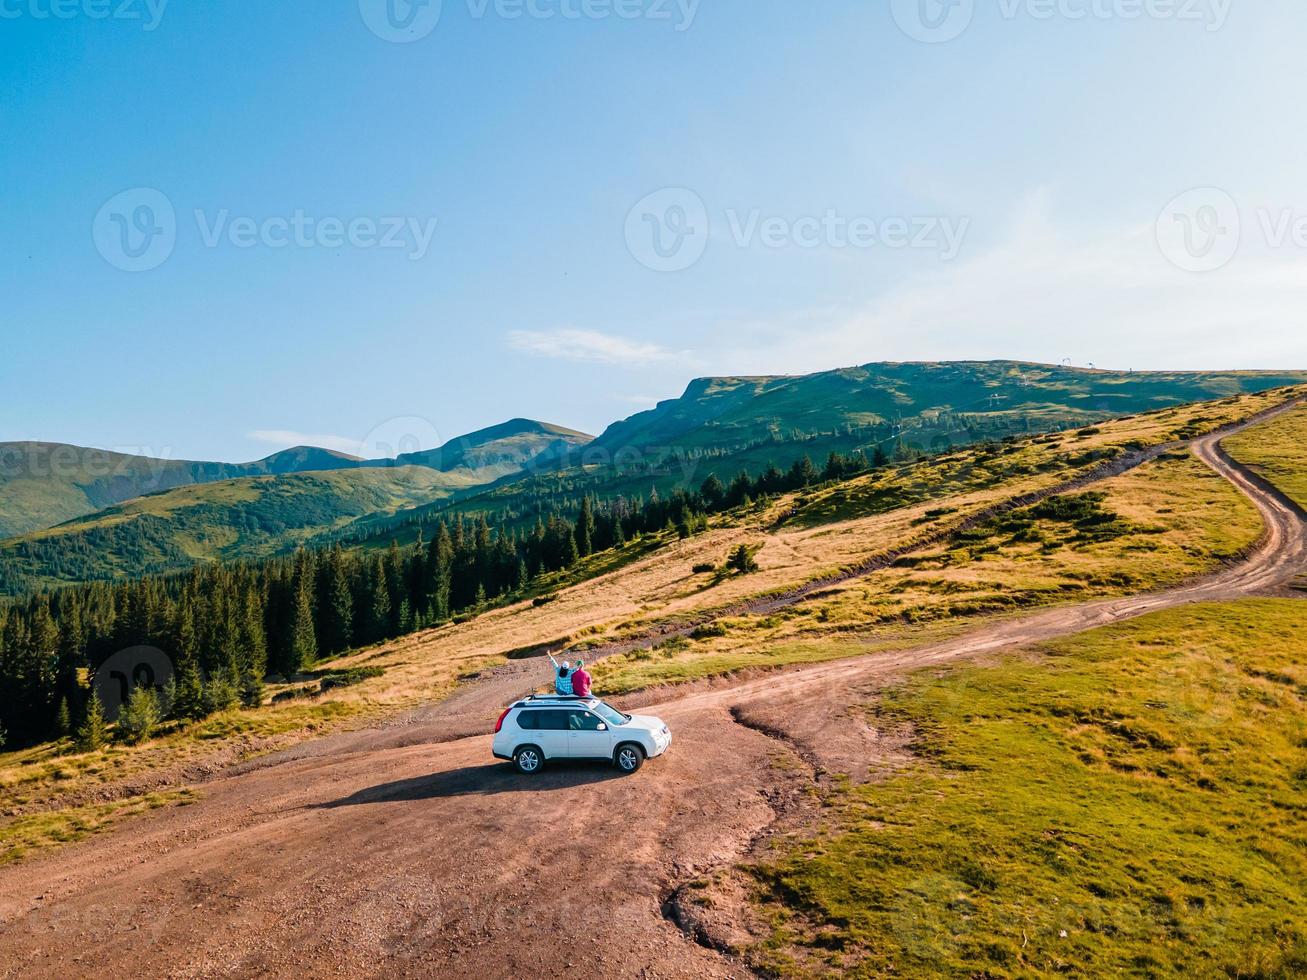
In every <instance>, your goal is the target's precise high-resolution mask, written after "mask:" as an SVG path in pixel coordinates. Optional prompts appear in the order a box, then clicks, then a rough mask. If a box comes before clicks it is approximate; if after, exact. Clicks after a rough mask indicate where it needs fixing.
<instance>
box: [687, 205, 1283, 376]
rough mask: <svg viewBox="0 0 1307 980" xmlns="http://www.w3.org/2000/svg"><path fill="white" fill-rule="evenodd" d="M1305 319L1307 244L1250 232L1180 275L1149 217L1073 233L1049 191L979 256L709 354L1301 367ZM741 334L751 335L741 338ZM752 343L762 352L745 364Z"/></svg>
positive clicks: (794, 316)
mask: <svg viewBox="0 0 1307 980" xmlns="http://www.w3.org/2000/svg"><path fill="white" fill-rule="evenodd" d="M1245 224H1246V222H1245ZM1245 237H1246V238H1248V237H1251V236H1245ZM1305 327H1307V252H1304V251H1297V252H1294V251H1293V250H1291V249H1287V250H1286V249H1281V250H1272V249H1268V248H1266V247H1265V245H1264V243H1259V242H1256V241H1245V245H1244V248H1243V249H1242V250H1241V251H1240V253H1239V254H1238V256H1237V257H1236V258H1235V259H1234V260H1233V261H1232V262H1231V263H1230V264H1229V265H1228V266H1226V267H1224V268H1222V269H1219V270H1217V271H1214V272H1208V273H1201V274H1195V273H1189V272H1184V271H1181V270H1180V269H1177V268H1176V267H1174V266H1172V265H1171V264H1170V263H1169V262H1168V261H1167V259H1166V258H1165V256H1164V255H1163V254H1162V253H1161V252H1160V250H1159V249H1158V246H1157V243H1156V240H1155V237H1154V228H1153V225H1152V223H1151V222H1146V223H1140V224H1136V225H1134V226H1129V227H1118V228H1109V229H1098V230H1094V231H1089V232H1087V231H1085V230H1084V229H1076V230H1075V231H1074V232H1073V231H1068V230H1067V229H1065V227H1064V226H1063V225H1062V224H1060V223H1059V221H1058V220H1057V219H1056V217H1055V215H1053V214H1052V213H1051V209H1050V207H1049V200H1048V197H1047V196H1046V195H1044V194H1042V193H1041V194H1037V195H1033V196H1032V197H1031V198H1030V199H1029V200H1028V201H1027V202H1026V207H1025V208H1023V209H1022V211H1021V213H1020V214H1019V215H1018V217H1017V219H1016V220H1015V221H1014V222H1013V224H1012V226H1011V228H1010V229H1009V233H1008V234H1007V235H1006V236H1005V237H1004V239H1003V240H1002V241H1001V243H1000V244H998V245H996V246H995V247H993V248H991V249H989V250H987V251H986V252H984V253H982V254H980V255H977V256H976V257H975V258H973V259H969V260H965V261H963V260H959V261H955V262H951V263H944V264H942V265H941V266H940V267H938V268H935V269H932V270H929V271H926V272H923V273H921V274H919V275H916V276H913V277H911V278H909V279H907V280H905V281H904V282H903V283H901V284H900V285H898V286H895V287H893V288H891V289H889V290H887V291H885V292H884V293H882V294H881V295H880V296H878V297H876V298H875V299H873V300H871V301H869V302H868V303H866V304H865V305H863V306H862V307H860V308H845V309H842V310H832V309H830V308H829V307H826V308H813V309H810V310H807V311H800V312H798V313H790V314H786V315H782V316H779V317H776V318H772V319H770V320H768V321H766V322H751V323H739V324H736V325H735V327H734V329H730V330H726V331H723V332H722V334H721V335H720V339H721V341H724V342H725V343H724V344H723V345H722V347H721V349H720V350H717V351H714V352H713V355H714V356H713V358H712V360H713V364H714V365H717V364H720V363H722V361H723V358H724V357H726V356H727V355H728V354H730V353H732V352H733V353H734V359H733V361H732V363H734V364H735V367H734V369H733V370H735V371H748V372H754V371H757V372H760V373H777V372H779V371H784V372H785V373H795V372H799V371H818V370H824V369H827V368H830V367H834V366H836V365H842V364H843V365H851V364H860V363H865V362H867V361H877V360H932V359H966V358H976V359H981V358H995V357H1011V358H1020V359H1027V360H1037V361H1043V362H1047V363H1057V362H1059V361H1062V360H1063V359H1064V358H1069V359H1070V360H1071V361H1072V363H1074V364H1078V365H1085V364H1088V363H1090V362H1093V363H1095V364H1096V365H1097V366H1099V367H1104V368H1137V369H1161V368H1173V369H1180V370H1183V369H1190V370H1197V369H1216V368H1271V369H1275V368H1280V369H1290V368H1297V369H1301V368H1304V367H1307V329H1304V328H1305ZM741 335H747V336H748V337H750V338H751V339H752V343H751V344H750V345H748V346H747V347H746V346H744V345H741V344H740V343H739V339H740V336H741ZM750 349H751V350H752V351H755V352H756V353H755V354H753V355H752V356H751V355H749V354H745V355H744V359H743V361H741V358H740V354H741V353H742V352H744V351H746V350H750Z"/></svg>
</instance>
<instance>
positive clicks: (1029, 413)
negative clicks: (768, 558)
mask: <svg viewBox="0 0 1307 980" xmlns="http://www.w3.org/2000/svg"><path fill="white" fill-rule="evenodd" d="M1305 383H1307V372H1295V371H1280V372H1240V371H1236V372H1120V371H1095V370H1087V369H1083V368H1070V367H1056V366H1050V365H1040V364H1028V363H1021V362H1015V361H981V362H976V361H967V362H932V363H883V364H866V365H862V366H860V367H855V368H844V369H840V370H835V371H825V372H821V373H818V374H811V375H803V376H793V377H789V376H786V377H721V378H701V379H698V380H695V381H693V382H691V383H690V384H689V386H688V387H687V388H686V390H685V392H684V394H682V395H681V397H679V398H675V399H670V400H668V401H664V402H661V403H659V405H658V406H657V407H655V408H653V409H651V410H649V411H646V412H641V413H639V414H636V415H633V416H631V417H630V418H627V419H623V420H621V421H618V422H615V423H613V424H612V425H610V426H609V427H608V428H607V429H606V430H605V431H604V433H603V434H602V435H601V436H599V437H598V438H597V439H595V438H593V437H591V436H589V435H586V434H585V433H583V432H578V431H576V430H573V429H567V428H563V427H561V426H557V425H550V424H548V423H544V422H536V421H531V420H528V419H514V420H511V421H509V422H505V423H502V424H500V425H496V426H492V427H490V428H487V429H481V430H479V431H477V432H472V433H469V434H467V435H465V436H460V437H459V438H457V439H452V440H450V441H449V442H447V443H446V444H444V445H443V446H441V447H439V448H438V449H434V450H429V451H424V452H418V453H412V454H406V455H403V456H400V457H399V458H397V459H380V460H366V459H359V458H357V457H354V456H349V455H346V454H343V453H337V452H332V451H330V450H326V449H319V448H315V447H310V446H302V447H296V448H294V449H288V450H285V451H284V452H280V453H275V454H273V455H272V456H269V457H267V458H265V459H262V460H258V461H257V462H254V463H242V464H228V463H205V462H188V461H179V460H156V459H148V458H144V457H135V456H126V455H122V454H115V453H107V452H103V451H101V450H93V449H83V448H79V447H75V446H63V445H57V444H50V443H0V538H6V540H0V593H3V592H6V591H7V592H10V593H12V592H15V591H19V590H22V589H29V588H34V587H43V586H49V585H54V584H57V583H60V582H71V581H80V580H85V579H94V578H106V577H120V576H134V575H140V574H145V573H149V572H157V571H165V570H171V569H177V568H184V567H186V566H188V565H190V564H193V563H195V562H197V561H209V560H214V559H230V558H249V557H258V556H263V555H269V554H274V553H278V552H283V551H286V550H289V549H292V548H294V547H296V546H299V545H302V544H322V543H326V542H330V541H335V540H344V541H346V542H347V543H348V544H349V545H350V546H356V547H384V546H385V545H386V544H388V543H389V541H390V540H392V539H398V540H400V541H401V542H404V541H408V540H412V538H413V537H414V536H416V534H417V533H418V530H419V529H420V528H421V527H422V526H423V524H424V522H430V521H432V520H434V519H437V518H439V517H441V516H452V515H454V514H458V513H463V514H468V515H471V514H477V513H484V514H487V515H489V516H490V517H491V518H492V519H494V520H496V521H503V522H506V523H509V524H514V523H516V524H519V525H524V524H526V523H528V522H532V521H534V520H535V518H536V515H538V514H540V513H545V512H548V511H549V510H551V509H558V510H561V511H567V510H569V509H571V508H574V507H576V506H577V505H578V503H579V500H580V498H581V496H583V495H587V494H592V495H595V496H597V497H600V498H607V499H611V498H614V497H618V496H628V497H634V496H638V495H647V494H648V493H649V492H650V490H651V489H655V488H656V489H658V490H659V492H670V491H671V490H672V489H674V488H675V487H677V486H686V485H693V486H697V485H698V483H699V482H700V481H702V480H703V479H704V478H705V477H707V476H708V475H709V474H710V473H715V474H717V475H718V476H720V477H722V478H723V479H729V478H730V477H731V476H732V475H733V474H734V473H736V472H738V471H739V470H740V469H749V470H750V471H752V472H754V473H758V472H761V471H762V469H763V468H765V467H766V466H767V465H769V464H774V465H777V466H779V467H781V468H784V467H786V466H789V465H790V464H791V463H793V462H794V461H795V460H797V459H799V458H800V457H802V456H805V455H806V456H809V457H810V458H811V459H812V460H813V462H814V463H815V464H817V465H818V466H820V465H822V463H823V462H824V460H825V457H826V455H827V454H828V453H829V452H831V451H838V452H843V453H852V452H857V451H862V452H866V453H868V454H871V453H872V452H874V450H875V449H876V448H877V447H880V448H882V449H885V450H887V451H889V452H894V451H903V450H906V451H908V452H931V451H937V450H941V449H945V448H947V447H949V446H954V445H963V444H967V443H970V442H975V441H977V440H981V439H991V438H1001V437H1003V436H1005V435H1011V434H1022V433H1028V432H1039V431H1046V430H1051V429H1059V428H1067V427H1072V426H1082V425H1086V424H1090V423H1093V422H1095V421H1100V420H1103V419H1107V418H1111V417H1115V416H1121V415H1130V414H1135V413H1138V412H1143V411H1150V410H1153V409H1158V408H1164V407H1166V406H1170V405H1176V404H1181V403H1187V402H1195V401H1202V400H1207V399H1214V398H1221V397H1228V396H1232V395H1236V394H1240V393H1242V392H1250V391H1262V390H1266V389H1268V388H1275V387H1281V386H1287V385H1296V384H1305ZM582 449H584V452H583V453H582V452H580V450H582ZM582 464H584V465H582ZM56 525H57V526H56Z"/></svg>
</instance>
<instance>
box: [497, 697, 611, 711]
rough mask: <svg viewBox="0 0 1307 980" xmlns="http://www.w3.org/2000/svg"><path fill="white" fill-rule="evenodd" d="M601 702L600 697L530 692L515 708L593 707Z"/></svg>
mask: <svg viewBox="0 0 1307 980" xmlns="http://www.w3.org/2000/svg"><path fill="white" fill-rule="evenodd" d="M598 703H599V699H598V698H579V697H577V696H576V695H566V694H529V695H527V696H526V697H525V698H523V699H522V700H521V701H518V702H517V703H515V704H514V705H513V707H514V708H526V707H541V708H558V707H578V706H579V707H582V708H592V707H594V706H595V705H596V704H598Z"/></svg>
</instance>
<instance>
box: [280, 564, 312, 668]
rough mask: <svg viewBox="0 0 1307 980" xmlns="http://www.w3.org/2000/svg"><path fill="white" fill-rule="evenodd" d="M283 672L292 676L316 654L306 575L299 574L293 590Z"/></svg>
mask: <svg viewBox="0 0 1307 980" xmlns="http://www.w3.org/2000/svg"><path fill="white" fill-rule="evenodd" d="M287 653H288V656H287V658H286V664H285V668H286V670H285V673H286V676H287V677H291V676H294V675H295V674H298V673H299V672H300V671H302V670H303V669H304V668H305V667H307V666H308V665H309V664H311V663H313V661H314V659H316V658H317V656H318V638H317V633H316V632H315V631H314V628H313V598H312V595H311V594H310V592H309V581H308V577H307V576H300V584H299V588H298V589H297V590H296V591H295V612H294V617H293V619H292V621H291V642H290V647H289V649H288V651H287Z"/></svg>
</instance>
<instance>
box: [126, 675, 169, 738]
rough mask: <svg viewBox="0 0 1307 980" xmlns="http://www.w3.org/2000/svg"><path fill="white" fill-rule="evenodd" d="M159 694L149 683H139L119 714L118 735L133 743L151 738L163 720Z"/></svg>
mask: <svg viewBox="0 0 1307 980" xmlns="http://www.w3.org/2000/svg"><path fill="white" fill-rule="evenodd" d="M161 714H162V713H161V711H160V710H159V696H158V694H156V693H155V691H154V688H152V687H150V686H149V685H147V684H137V685H136V686H135V687H134V688H132V693H131V694H130V695H128V697H127V703H126V704H124V705H123V708H122V711H121V712H120V713H119V715H118V735H119V737H120V738H121V739H122V740H123V741H125V742H127V743H129V744H132V745H135V744H136V743H138V742H143V741H145V740H146V739H147V738H149V737H150V736H151V735H152V734H153V733H154V730H155V729H156V728H158V727H159V722H160V721H161V720H162V717H161Z"/></svg>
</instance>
